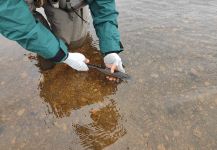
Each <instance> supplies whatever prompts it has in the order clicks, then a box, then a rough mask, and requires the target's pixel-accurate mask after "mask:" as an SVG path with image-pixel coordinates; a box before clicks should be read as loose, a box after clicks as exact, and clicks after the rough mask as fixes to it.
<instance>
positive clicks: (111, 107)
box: [37, 37, 126, 149]
mask: <svg viewBox="0 0 217 150" xmlns="http://www.w3.org/2000/svg"><path fill="white" fill-rule="evenodd" d="M91 42H92V40H91V38H90V37H88V39H87V42H86V44H85V45H84V46H83V47H82V48H81V49H80V50H78V51H80V52H81V51H82V53H83V54H85V56H86V57H87V58H89V59H90V61H91V63H94V64H102V63H103V61H102V59H101V58H102V57H101V55H100V53H99V51H98V50H97V49H96V48H95V47H93V46H92V45H91ZM84 50H88V51H84ZM72 51H73V50H72ZM37 66H39V68H41V66H42V64H37ZM40 71H41V73H42V78H41V82H40V84H39V88H40V96H41V97H42V99H43V100H44V102H46V104H47V105H48V113H49V114H54V115H55V117H56V118H64V117H70V116H71V117H74V115H73V113H75V112H74V111H77V113H76V116H75V117H74V118H72V120H73V121H72V128H73V129H74V130H75V132H76V134H77V135H78V136H79V138H80V141H81V145H83V146H84V147H85V148H87V149H103V148H104V147H106V146H108V145H111V144H113V143H115V142H116V141H117V140H118V139H119V138H121V137H122V136H124V135H125V134H126V130H125V129H124V127H123V125H122V124H121V123H120V121H121V115H120V114H119V112H118V109H117V106H116V103H115V101H113V100H107V98H106V97H107V96H109V95H114V94H115V93H116V91H117V86H118V83H114V82H110V81H107V80H106V79H105V75H103V74H102V73H100V72H98V71H96V70H93V69H91V70H89V71H88V72H77V71H75V70H73V69H71V68H70V67H68V66H66V65H64V64H62V65H56V66H55V67H54V68H53V69H51V70H47V71H43V69H40ZM79 109H82V111H80V112H79ZM84 112H86V114H85V116H83V117H81V116H80V117H79V113H80V115H81V114H83V113H84ZM87 116H88V117H87Z"/></svg>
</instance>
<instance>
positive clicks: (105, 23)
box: [86, 0, 123, 54]
mask: <svg viewBox="0 0 217 150" xmlns="http://www.w3.org/2000/svg"><path fill="white" fill-rule="evenodd" d="M86 2H87V3H88V4H89V7H90V10H91V14H92V18H93V25H94V28H95V30H96V34H97V36H98V38H99V46H100V50H101V53H103V54H108V53H112V52H116V53H119V52H120V51H122V50H123V47H122V45H121V42H120V33H119V31H118V22H117V17H118V12H117V11H116V6H115V0H86Z"/></svg>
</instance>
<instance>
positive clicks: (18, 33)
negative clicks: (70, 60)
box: [0, 0, 68, 61]
mask: <svg viewBox="0 0 217 150" xmlns="http://www.w3.org/2000/svg"><path fill="white" fill-rule="evenodd" d="M0 33H1V34H2V35H3V36H5V37H6V38H8V39H10V40H13V41H17V42H18V43H19V44H20V45H21V46H22V47H24V48H25V49H27V50H29V51H32V52H35V53H37V54H39V55H41V56H42V57H44V58H45V59H50V60H53V61H62V60H63V59H65V57H66V56H67V53H68V52H67V47H66V45H65V44H64V43H63V41H61V40H59V39H57V38H56V37H55V36H54V35H53V34H52V33H51V32H50V31H49V30H48V29H47V28H46V27H44V26H43V25H42V24H41V23H40V22H37V21H36V20H35V19H34V17H33V15H32V14H31V12H30V10H29V8H28V6H27V4H26V3H25V2H24V0H0Z"/></svg>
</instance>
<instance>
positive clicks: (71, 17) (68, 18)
mask: <svg viewBox="0 0 217 150" xmlns="http://www.w3.org/2000/svg"><path fill="white" fill-rule="evenodd" d="M25 1H26V2H27V4H29V7H30V9H31V10H32V11H33V12H34V11H35V10H36V8H37V7H43V8H44V11H45V14H46V16H47V19H48V21H49V23H50V28H51V31H52V32H53V33H54V34H55V35H56V36H57V37H59V38H61V39H62V40H64V41H65V43H67V44H68V45H69V44H70V47H72V48H79V47H81V46H82V45H83V43H84V41H85V39H86V37H87V33H88V27H89V23H88V21H89V17H90V15H89V10H88V7H87V6H86V5H87V4H86V3H85V2H84V0H25Z"/></svg>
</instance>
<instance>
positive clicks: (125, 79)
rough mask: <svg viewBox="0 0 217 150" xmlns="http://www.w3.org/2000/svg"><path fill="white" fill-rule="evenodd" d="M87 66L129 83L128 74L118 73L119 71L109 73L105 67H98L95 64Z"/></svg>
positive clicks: (109, 70)
mask: <svg viewBox="0 0 217 150" xmlns="http://www.w3.org/2000/svg"><path fill="white" fill-rule="evenodd" d="M87 66H88V67H89V68H92V69H96V70H98V71H100V72H102V73H104V74H105V75H108V76H111V77H115V78H118V79H121V80H122V81H129V80H130V79H131V77H130V76H129V75H128V74H126V73H123V72H120V71H115V72H114V73H111V69H109V68H107V67H102V66H100V65H95V64H87Z"/></svg>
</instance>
